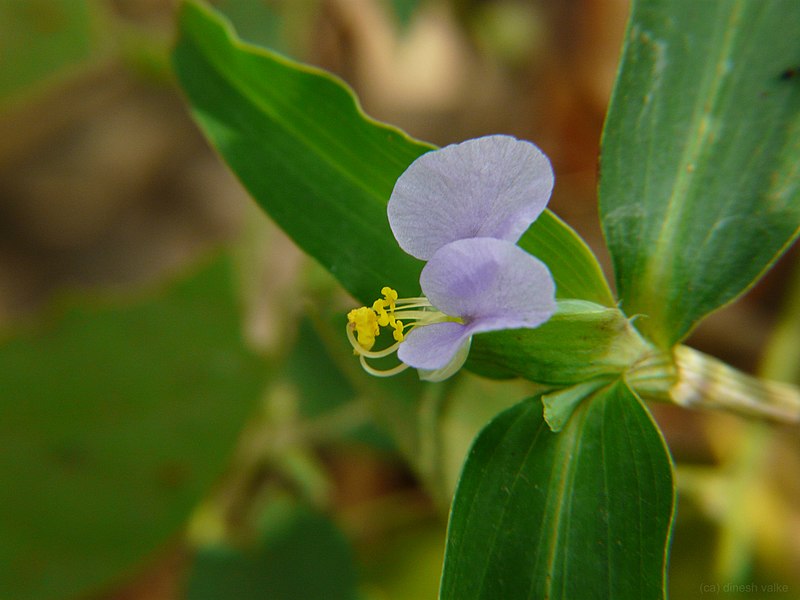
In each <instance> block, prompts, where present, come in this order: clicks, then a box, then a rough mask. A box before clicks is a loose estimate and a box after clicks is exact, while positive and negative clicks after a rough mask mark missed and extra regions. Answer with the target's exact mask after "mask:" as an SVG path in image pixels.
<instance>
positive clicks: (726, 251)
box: [600, 0, 800, 347]
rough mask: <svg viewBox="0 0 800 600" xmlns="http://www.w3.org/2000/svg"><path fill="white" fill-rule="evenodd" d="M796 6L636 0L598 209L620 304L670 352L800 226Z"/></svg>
mask: <svg viewBox="0 0 800 600" xmlns="http://www.w3.org/2000/svg"><path fill="white" fill-rule="evenodd" d="M798 23H800V3H799V2H797V1H796V0H770V1H769V2H751V1H748V0H738V1H736V0H725V1H721V2H693V1H684V2H678V3H676V2H674V1H668V0H639V1H637V2H634V5H633V14H632V16H631V19H630V22H629V25H628V31H627V36H626V42H625V49H624V53H623V59H622V66H621V70H620V73H619V76H618V78H617V83H616V86H615V89H614V94H613V98H612V101H611V107H610V109H609V114H608V118H607V120H606V125H605V131H604V134H603V144H602V156H601V167H602V168H601V178H600V208H601V213H602V219H603V225H604V228H605V233H606V238H607V239H608V242H609V247H610V250H611V254H612V256H613V259H614V266H615V270H616V276H617V284H618V289H619V293H620V297H621V298H622V308H623V309H624V310H625V312H626V313H627V314H629V315H633V314H641V315H643V317H642V318H641V319H640V320H639V321H638V322H637V326H639V327H640V328H641V329H642V331H643V332H645V333H647V334H648V335H649V336H650V337H652V338H653V339H654V340H656V341H657V342H658V343H660V344H661V345H663V346H665V347H668V346H670V345H672V344H673V343H675V342H677V341H679V340H680V339H682V338H683V337H685V336H686V335H687V333H688V332H689V331H690V330H691V328H692V327H693V326H694V324H695V323H696V322H697V321H698V320H699V319H701V318H702V317H703V316H705V315H706V314H708V313H709V312H711V311H713V310H714V309H716V308H719V307H720V306H722V305H724V304H725V303H727V302H730V301H731V300H733V299H734V298H736V297H737V296H738V295H740V294H741V293H742V292H744V291H745V290H747V289H748V287H750V286H751V285H752V284H753V283H754V282H755V280H757V279H758V277H759V276H760V275H761V274H762V273H763V272H764V271H765V270H766V269H767V268H768V267H769V266H770V265H771V264H772V262H773V261H774V260H775V259H776V258H777V256H779V255H780V254H781V252H783V250H785V249H786V247H787V246H788V245H789V244H790V243H791V242H792V241H793V240H794V239H795V238H796V236H797V234H798V230H799V229H798V227H799V226H800V172H799V171H798V169H799V168H800V167H799V166H798V165H800V77H798V75H797V68H798V61H800V35H797V24H798Z"/></svg>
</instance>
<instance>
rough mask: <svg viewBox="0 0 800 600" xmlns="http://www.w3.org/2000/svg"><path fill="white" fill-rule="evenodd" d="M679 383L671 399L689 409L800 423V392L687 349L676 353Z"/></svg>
mask: <svg viewBox="0 0 800 600" xmlns="http://www.w3.org/2000/svg"><path fill="white" fill-rule="evenodd" d="M674 358H675V366H676V368H677V382H676V383H675V385H673V386H672V388H671V389H670V391H669V396H670V399H671V400H672V401H673V402H675V403H676V404H679V405H681V406H684V407H687V408H701V409H716V410H726V411H730V412H734V413H738V414H740V415H744V416H747V417H757V418H762V419H768V420H771V421H778V422H781V423H800V389H798V388H797V387H795V386H793V385H789V384H786V383H779V382H777V381H769V380H766V379H758V378H756V377H753V376H751V375H747V374H746V373H743V372H741V371H739V370H737V369H734V368H733V367H731V366H729V365H727V364H725V363H724V362H722V361H720V360H717V359H716V358H713V357H711V356H708V355H707V354H703V353H702V352H699V351H697V350H694V349H693V348H689V347H688V346H677V347H676V348H675V352H674Z"/></svg>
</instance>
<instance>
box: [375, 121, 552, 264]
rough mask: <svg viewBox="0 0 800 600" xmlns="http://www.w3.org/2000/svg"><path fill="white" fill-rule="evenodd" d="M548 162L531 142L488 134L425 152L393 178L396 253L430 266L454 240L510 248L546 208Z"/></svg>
mask: <svg viewBox="0 0 800 600" xmlns="http://www.w3.org/2000/svg"><path fill="white" fill-rule="evenodd" d="M552 189H553V169H552V168H551V167H550V161H549V160H548V159H547V157H546V156H545V155H544V154H543V153H542V151H541V150H539V149H538V148H537V147H536V146H534V145H533V144H531V143H530V142H525V141H521V140H517V139H514V138H513V137H510V136H505V135H493V136H488V137H482V138H478V139H475V140H468V141H466V142H463V143H461V144H454V145H452V146H447V147H445V148H442V149H441V150H434V151H433V152H428V153H427V154H423V155H422V156H420V157H419V158H418V159H417V160H415V161H414V162H413V163H411V166H409V167H408V169H406V171H405V172H404V173H403V174H402V175H401V176H400V178H399V179H398V180H397V183H396V184H395V186H394V190H393V191H392V196H391V198H390V199H389V206H388V208H387V212H388V215H389V225H390V226H391V228H392V232H393V233H394V236H395V237H396V238H397V241H398V243H399V244H400V247H401V248H402V249H403V250H405V251H406V252H407V253H408V254H411V255H412V256H415V257H417V258H420V259H422V260H428V259H430V257H431V256H433V253H434V252H436V251H437V250H438V249H439V248H441V247H442V246H444V245H445V244H448V243H450V242H453V241H455V240H460V239H465V238H473V237H491V238H497V239H502V240H508V241H510V242H516V241H517V240H518V239H519V238H520V236H522V234H523V233H525V230H526V229H527V228H528V227H529V226H530V224H531V223H532V222H533V221H535V220H536V217H538V216H539V214H541V212H542V211H543V210H544V208H545V206H546V205H547V201H548V200H549V198H550V192H551V191H552Z"/></svg>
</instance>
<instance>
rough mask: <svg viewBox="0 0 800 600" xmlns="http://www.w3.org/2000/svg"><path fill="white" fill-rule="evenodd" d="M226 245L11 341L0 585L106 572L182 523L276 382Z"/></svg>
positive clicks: (87, 581)
mask: <svg viewBox="0 0 800 600" xmlns="http://www.w3.org/2000/svg"><path fill="white" fill-rule="evenodd" d="M231 270H232V269H231V265H230V264H229V261H228V260H227V259H220V260H216V261H214V262H213V264H210V265H208V266H207V267H205V268H203V269H202V270H201V271H199V272H197V273H195V274H194V275H192V276H191V277H189V278H187V279H185V280H183V281H180V282H178V283H176V284H172V285H170V286H169V287H168V288H166V289H164V290H162V292H161V293H158V294H149V295H142V296H141V297H139V298H137V299H135V300H122V299H117V300H115V301H111V300H108V299H106V300H105V301H102V302H100V301H97V300H95V301H92V302H87V301H86V300H85V299H84V300H81V301H78V300H74V301H72V302H70V306H69V308H68V310H66V311H65V312H63V314H62V315H61V316H59V317H58V318H57V319H55V320H53V321H52V322H49V323H47V324H44V325H41V326H39V327H37V328H36V329H34V330H32V331H27V332H23V333H18V334H17V335H14V336H10V335H7V340H6V341H5V342H4V343H3V344H1V345H0V477H1V478H2V480H3V482H4V485H3V486H2V487H1V488H0V506H2V507H3V508H2V513H3V519H2V521H0V597H2V598H14V599H15V600H26V599H48V598H63V597H71V596H74V595H76V594H78V593H85V592H86V590H89V589H96V588H98V587H99V586H102V585H107V584H108V583H109V580H111V579H112V578H114V577H118V576H119V575H120V573H121V572H123V570H125V571H129V570H130V569H131V566H132V563H134V562H135V561H140V560H141V559H142V558H143V557H144V555H146V554H148V553H151V552H153V551H154V550H155V549H156V548H157V547H158V545H159V544H163V543H164V542H165V541H166V540H167V538H168V537H169V536H171V535H174V534H175V533H176V532H177V531H178V530H179V529H180V527H181V526H182V524H183V523H184V521H185V520H186V518H187V516H188V514H189V512H190V511H191V509H192V508H193V507H194V506H195V504H196V503H197V502H198V500H199V499H200V498H201V496H202V495H203V494H204V493H205V492H206V491H207V489H208V487H209V485H210V484H211V483H212V482H213V481H214V479H215V478H216V477H217V476H218V475H219V474H220V472H221V470H222V468H223V467H224V465H225V463H226V461H227V459H228V457H229V455H230V452H231V450H232V448H233V445H234V442H235V440H236V438H237V435H238V432H239V430H240V429H241V427H242V425H243V423H244V421H245V419H246V417H247V415H248V414H249V413H250V411H251V410H252V409H253V408H254V403H255V400H256V399H257V398H258V396H259V394H260V392H261V390H262V387H263V384H264V365H263V363H262V361H261V360H260V359H258V358H257V357H255V356H253V355H252V354H251V353H250V352H248V351H247V350H246V348H245V346H244V344H243V342H242V337H241V334H240V317H239V311H238V307H237V303H236V301H235V299H234V297H233V296H234V293H233V291H232V273H231Z"/></svg>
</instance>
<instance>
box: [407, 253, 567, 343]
mask: <svg viewBox="0 0 800 600" xmlns="http://www.w3.org/2000/svg"><path fill="white" fill-rule="evenodd" d="M420 285H421V286H422V291H423V293H424V294H425V296H427V298H428V300H430V302H431V304H433V306H435V307H436V308H437V309H439V310H440V311H442V312H443V313H445V314H447V315H450V316H453V317H461V318H462V319H463V320H464V322H465V324H466V325H467V327H468V329H469V330H470V333H478V332H481V331H492V330H496V329H516V328H519V327H536V326H538V325H540V324H542V323H543V322H545V321H546V320H548V319H549V318H550V317H551V316H552V314H553V313H554V312H555V310H556V302H555V284H554V282H553V277H552V276H551V275H550V271H549V270H548V269H547V267H546V266H545V265H544V263H542V262H541V261H540V260H539V259H537V258H534V257H533V256H531V255H530V254H528V253H527V252H525V251H524V250H523V249H522V248H520V247H518V246H516V245H514V244H512V243H511V242H507V241H504V240H497V239H494V238H473V239H465V240H458V241H455V242H452V243H450V244H447V245H446V246H444V247H442V248H440V249H439V250H437V251H436V253H435V254H434V255H433V256H432V257H431V259H430V261H429V262H428V264H427V265H425V268H424V269H423V270H422V274H421V275H420Z"/></svg>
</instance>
